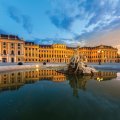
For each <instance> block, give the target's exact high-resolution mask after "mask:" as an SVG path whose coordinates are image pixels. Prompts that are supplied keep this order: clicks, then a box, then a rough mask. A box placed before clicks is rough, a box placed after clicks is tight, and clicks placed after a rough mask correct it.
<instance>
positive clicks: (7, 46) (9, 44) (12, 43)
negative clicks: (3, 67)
mask: <svg viewBox="0 0 120 120" xmlns="http://www.w3.org/2000/svg"><path fill="white" fill-rule="evenodd" d="M19 61H22V62H23V61H24V41H23V40H21V39H20V38H18V37H17V36H13V35H2V34H1V35H0V62H19Z"/></svg>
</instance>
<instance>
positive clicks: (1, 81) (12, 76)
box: [0, 72, 25, 90]
mask: <svg viewBox="0 0 120 120" xmlns="http://www.w3.org/2000/svg"><path fill="white" fill-rule="evenodd" d="M24 82H25V81H24V73H23V72H16V73H9V74H8V73H2V74H0V90H7V89H17V88H19V87H20V86H22V85H24Z"/></svg>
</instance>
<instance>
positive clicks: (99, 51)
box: [98, 50, 104, 65]
mask: <svg viewBox="0 0 120 120" xmlns="http://www.w3.org/2000/svg"><path fill="white" fill-rule="evenodd" d="M103 52H104V51H103V50H98V55H100V56H99V60H98V62H99V65H101V62H102V53H103Z"/></svg>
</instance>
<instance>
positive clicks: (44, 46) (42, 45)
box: [39, 45, 52, 48]
mask: <svg viewBox="0 0 120 120" xmlns="http://www.w3.org/2000/svg"><path fill="white" fill-rule="evenodd" d="M39 47H43V48H45V47H46V48H48V47H49V48H50V47H52V45H39Z"/></svg>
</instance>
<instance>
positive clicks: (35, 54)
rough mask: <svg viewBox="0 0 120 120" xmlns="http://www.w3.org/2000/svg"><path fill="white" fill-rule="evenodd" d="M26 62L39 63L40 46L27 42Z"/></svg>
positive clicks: (25, 47)
mask: <svg viewBox="0 0 120 120" xmlns="http://www.w3.org/2000/svg"><path fill="white" fill-rule="evenodd" d="M24 50H25V62H39V45H36V44H34V43H33V42H25V46H24Z"/></svg>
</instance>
